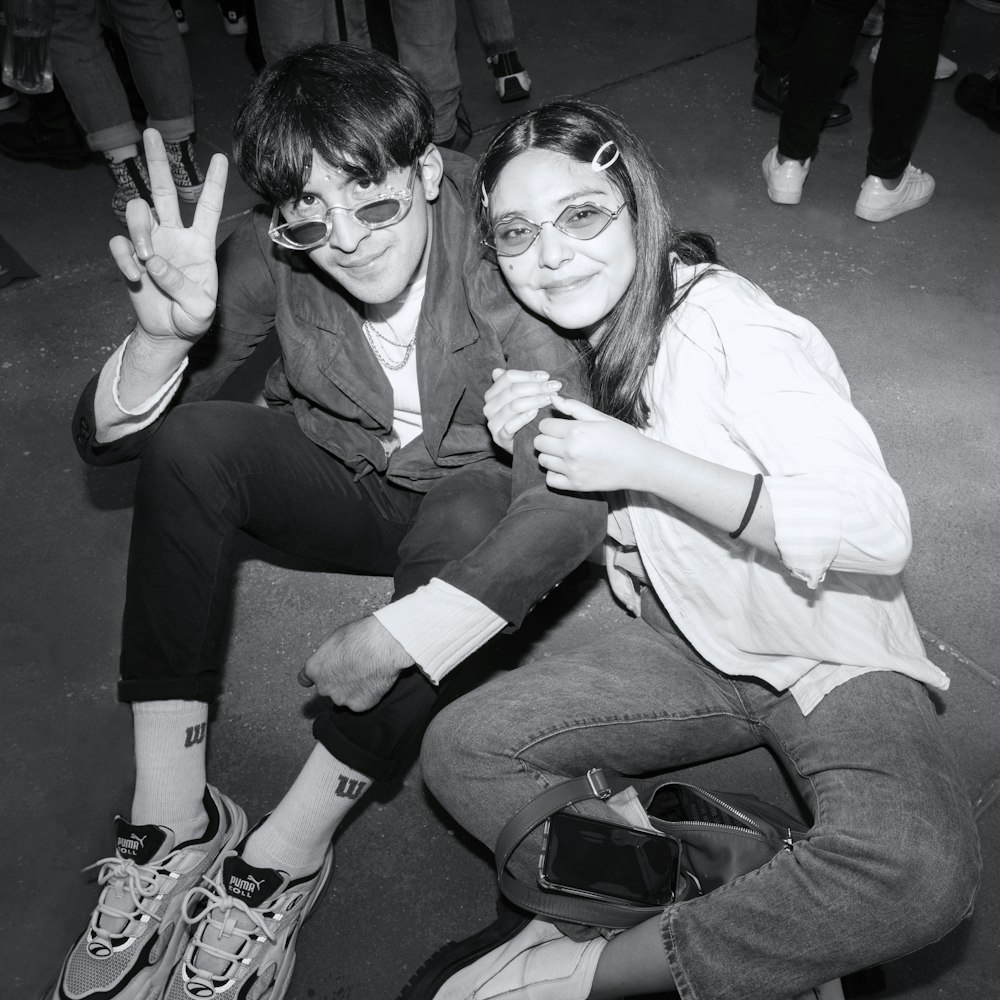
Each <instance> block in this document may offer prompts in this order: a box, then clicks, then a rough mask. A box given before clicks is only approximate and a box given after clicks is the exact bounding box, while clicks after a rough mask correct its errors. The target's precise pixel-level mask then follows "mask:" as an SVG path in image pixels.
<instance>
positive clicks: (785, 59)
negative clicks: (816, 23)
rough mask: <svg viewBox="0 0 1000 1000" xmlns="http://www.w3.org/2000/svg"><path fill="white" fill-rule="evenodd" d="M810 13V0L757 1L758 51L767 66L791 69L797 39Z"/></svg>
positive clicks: (782, 69)
mask: <svg viewBox="0 0 1000 1000" xmlns="http://www.w3.org/2000/svg"><path fill="white" fill-rule="evenodd" d="M808 13H809V0H757V15H756V22H755V25H754V34H755V36H756V38H757V54H758V55H759V56H760V61H761V62H762V63H763V64H764V65H765V66H767V67H768V69H772V70H774V71H775V72H776V73H787V72H789V71H790V70H791V68H792V55H793V53H794V51H795V41H796V39H797V38H798V37H799V32H800V31H801V30H802V25H803V24H804V23H805V19H806V14H808Z"/></svg>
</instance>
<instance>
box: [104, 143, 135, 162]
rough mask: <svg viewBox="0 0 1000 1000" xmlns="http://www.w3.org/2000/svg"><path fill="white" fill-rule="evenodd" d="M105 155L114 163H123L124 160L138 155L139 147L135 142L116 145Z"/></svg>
mask: <svg viewBox="0 0 1000 1000" xmlns="http://www.w3.org/2000/svg"><path fill="white" fill-rule="evenodd" d="M104 155H105V156H106V157H107V158H108V159H109V160H110V161H111V162H112V163H121V162H122V160H131V159H134V158H135V157H136V156H138V155H139V147H138V146H137V145H136V144H135V143H134V142H133V143H130V144H129V145H128V146H116V147H115V148H114V149H108V150H106V151H105V153H104Z"/></svg>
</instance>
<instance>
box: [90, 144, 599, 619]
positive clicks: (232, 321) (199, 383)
mask: <svg viewBox="0 0 1000 1000" xmlns="http://www.w3.org/2000/svg"><path fill="white" fill-rule="evenodd" d="M442 155H443V156H444V159H445V178H444V180H443V181H442V185H441V191H440V194H439V196H438V198H437V200H436V201H435V202H434V203H433V206H432V211H433V235H432V243H431V250H430V259H429V263H428V270H427V283H426V290H425V294H424V301H423V307H422V310H421V316H420V322H419V324H418V327H417V338H418V339H417V352H416V358H417V377H418V382H419V387H420V399H421V411H422V419H423V433H422V434H421V435H420V436H418V437H417V438H416V439H415V440H414V441H411V442H410V443H409V444H408V445H407V446H406V447H404V448H401V449H398V450H396V451H394V452H392V453H391V454H389V453H388V449H387V448H386V447H385V446H384V443H385V442H386V441H387V439H388V436H389V434H390V432H391V430H392V416H393V397H392V389H391V387H390V385H389V382H388V379H387V378H386V377H385V373H384V372H383V370H382V368H381V366H380V365H379V363H378V361H377V360H376V358H375V357H374V355H373V354H372V351H371V349H370V348H369V347H368V345H367V343H366V341H365V338H364V335H363V333H362V330H361V323H362V320H363V318H364V317H363V312H362V310H361V307H360V304H359V303H358V302H357V301H355V300H354V299H352V298H351V297H349V296H347V295H346V294H345V293H344V292H343V290H342V289H341V288H340V287H339V286H338V285H337V284H336V283H335V282H334V281H333V280H332V279H331V278H330V277H329V276H327V275H326V274H325V273H323V272H322V271H320V270H318V269H317V268H315V267H314V266H313V264H312V262H311V261H310V260H309V258H308V256H307V255H306V254H304V253H301V252H296V251H292V250H287V249H284V248H282V247H278V246H276V245H275V244H274V243H273V242H272V241H271V240H270V238H269V237H268V235H267V227H268V222H269V219H270V211H269V210H267V209H265V208H263V207H261V208H258V209H257V210H255V211H254V212H253V214H252V216H251V217H250V218H249V219H247V220H245V221H244V222H243V223H242V224H241V225H240V226H239V227H238V228H237V229H236V230H235V231H234V232H233V233H232V234H231V235H230V236H229V237H228V238H227V239H226V240H225V242H224V243H223V244H222V246H221V247H220V248H219V274H220V288H219V307H218V311H217V315H216V319H215V322H214V323H213V326H212V329H211V330H210V331H209V332H208V333H207V334H206V335H205V336H204V337H203V338H202V339H201V340H199V341H198V342H197V343H196V344H195V345H194V347H193V348H192V350H191V352H190V355H189V363H188V369H187V371H186V372H185V373H184V377H183V381H182V383H181V386H180V388H179V389H178V391H177V393H176V395H175V397H174V400H173V402H172V405H176V404H177V403H178V402H189V401H192V400H197V399H205V398H208V397H210V396H213V395H214V394H215V393H216V392H218V391H219V389H220V388H221V387H222V385H223V383H224V382H225V381H226V379H227V378H228V377H229V375H230V374H232V372H233V371H235V370H236V369H237V368H238V367H239V366H240V365H241V364H242V363H243V362H244V361H246V360H247V359H248V358H249V357H250V355H251V354H252V353H253V351H254V350H255V349H256V348H257V347H258V346H259V345H260V344H261V343H262V342H263V341H264V339H265V338H266V337H267V336H268V335H269V334H270V333H271V332H272V331H274V332H275V333H276V335H277V337H278V342H279V346H280V356H279V358H278V360H277V361H276V362H275V363H274V365H273V366H272V368H271V370H270V372H269V373H268V376H267V380H266V385H265V398H266V400H267V403H268V405H269V406H272V407H276V408H286V407H290V408H291V409H292V411H293V413H294V415H295V418H296V420H297V421H298V424H299V427H300V428H301V430H302V432H303V433H304V434H305V435H306V436H307V437H309V438H310V439H311V440H312V441H314V442H316V444H318V445H320V446H321V447H323V448H325V449H326V450H327V451H329V452H330V453H331V454H333V455H335V456H336V457H337V458H338V459H340V460H341V461H342V462H344V463H345V464H346V465H347V466H348V467H349V468H351V469H353V470H354V472H355V474H356V476H357V477H359V478H360V477H362V476H365V475H369V474H373V473H374V474H379V475H384V476H386V477H387V478H388V479H389V480H391V481H392V482H394V483H396V484H398V485H400V486H403V487H404V488H408V489H412V490H416V491H419V492H426V491H427V490H428V489H430V488H431V487H432V486H433V483H434V481H435V480H437V479H439V478H441V477H443V476H446V475H448V473H449V471H451V470H454V469H457V468H461V467H463V466H466V465H470V464H472V463H475V462H487V461H489V462H494V461H501V462H503V461H506V457H505V456H503V455H500V454H498V452H497V450H496V449H495V448H494V446H493V443H492V441H491V439H490V434H489V429H488V427H487V424H486V419H485V417H484V416H483V394H484V393H485V391H486V389H487V388H489V386H490V385H491V382H492V380H491V377H490V373H491V371H492V369H494V368H497V367H502V368H519V369H529V370H530V369H543V370H545V371H548V372H550V373H551V374H552V375H553V376H554V377H557V378H559V380H560V381H562V383H563V390H562V392H563V393H564V394H566V395H568V396H573V397H576V398H580V399H586V398H588V393H587V389H586V386H585V376H584V372H583V365H582V364H581V361H580V356H579V354H578V352H577V351H576V350H575V349H574V348H573V347H572V345H570V344H569V343H568V342H567V341H566V340H565V339H564V338H563V337H561V336H559V335H558V334H557V333H556V332H554V331H553V330H552V329H551V328H550V327H548V326H547V325H546V324H545V323H543V322H542V321H540V320H539V319H537V318H535V317H533V316H531V315H530V314H529V313H526V312H525V311H524V310H523V309H521V307H520V306H519V305H518V304H517V302H516V301H515V300H514V299H513V297H512V296H511V294H510V292H509V291H508V290H507V288H506V286H505V285H504V283H503V278H502V277H501V275H500V272H499V269H498V268H497V266H496V264H495V263H493V262H492V261H490V260H488V259H486V258H485V257H484V255H483V254H482V253H481V251H480V246H479V243H478V240H477V239H476V235H475V232H474V226H473V221H472V218H471V213H470V212H469V211H468V210H467V209H466V207H465V204H466V203H467V201H466V199H467V198H469V197H471V195H470V194H469V191H468V188H469V180H470V177H471V170H472V161H471V160H470V159H469V158H468V157H465V156H462V155H460V154H454V153H451V152H450V151H447V150H442ZM96 384H97V379H96V378H95V379H93V380H92V382H91V383H90V385H89V386H88V387H87V389H86V390H85V391H84V393H83V396H82V397H81V399H80V402H79V404H78V406H77V410H76V413H75V415H74V420H73V433H74V438H75V441H76V444H77V448H78V450H79V452H80V454H81V456H82V457H83V459H84V460H85V461H87V462H88V463H90V464H93V465H108V464H112V463H115V462H120V461H125V460H127V459H130V458H134V457H136V456H138V455H139V454H141V451H142V447H143V444H144V443H145V441H147V440H148V439H149V438H150V436H151V435H152V434H154V433H155V431H156V427H157V426H158V425H159V421H157V422H155V423H154V424H152V425H151V426H149V427H147V428H144V429H143V430H141V431H138V432H136V433H135V434H132V435H130V436H128V437H125V438H122V439H120V440H118V441H114V442H111V443H109V444H100V443H99V442H97V441H96V439H95V436H94V427H95V418H94V413H93V400H94V392H95V390H96ZM548 412H549V411H543V412H542V413H540V414H539V417H538V418H536V421H535V423H534V424H533V425H532V426H531V427H528V428H525V429H524V430H523V431H521V432H520V433H519V434H518V435H517V436H516V440H515V454H514V457H513V465H512V472H513V486H512V496H511V506H510V509H509V512H508V515H507V517H506V518H505V519H504V521H502V522H501V524H500V525H498V526H497V528H496V529H495V530H494V531H493V532H492V534H491V535H490V537H489V538H487V539H486V540H485V541H484V542H483V543H482V544H481V545H480V546H478V547H477V548H476V549H475V550H474V551H473V552H471V553H470V554H469V556H468V557H467V558H466V559H464V560H461V561H460V562H459V563H452V564H450V565H449V566H447V567H445V568H444V569H443V571H442V572H440V573H439V574H438V576H439V578H441V579H444V580H445V581H446V582H448V583H451V584H452V585H453V586H456V587H458V588H459V589H460V590H463V591H465V592H466V593H469V594H471V595H472V596H474V597H476V598H478V599H479V600H481V601H482V602H483V603H484V604H486V605H487V606H489V607H491V608H492V609H493V610H494V611H496V612H497V613H498V614H500V615H501V616H503V617H505V618H506V619H507V620H508V621H510V622H513V623H515V624H519V623H520V621H521V619H522V618H523V616H524V614H526V613H527V611H528V610H529V609H530V607H531V605H532V604H533V603H534V602H535V601H537V600H538V599H539V598H540V597H541V596H543V594H544V592H545V591H546V590H547V589H548V588H549V587H551V586H552V585H553V584H554V582H557V581H558V580H559V579H561V578H562V576H564V575H565V574H566V573H567V572H569V571H570V570H571V569H573V568H574V567H575V566H576V565H577V564H578V563H579V562H581V561H582V560H583V559H584V558H585V557H586V556H587V554H588V553H589V552H590V551H591V550H592V549H593V548H594V546H595V545H596V544H597V543H598V542H599V541H600V540H601V539H602V538H603V537H604V531H605V526H606V525H605V519H606V507H605V504H604V501H603V498H596V497H582V496H574V495H571V494H565V493H557V492H553V491H551V490H549V489H548V488H547V486H546V485H545V479H544V472H543V470H541V469H540V468H539V466H538V462H537V458H536V456H535V454H534V450H533V446H532V440H533V438H534V436H535V434H536V433H537V420H538V419H541V418H542V417H544V416H545V415H546V414H547V413H548ZM161 419H162V418H161Z"/></svg>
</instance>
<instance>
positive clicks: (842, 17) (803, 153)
mask: <svg viewBox="0 0 1000 1000" xmlns="http://www.w3.org/2000/svg"><path fill="white" fill-rule="evenodd" d="M870 7H871V3H870V0H813V2H812V4H811V5H810V7H809V11H808V13H807V15H806V18H805V23H804V24H803V26H802V31H801V33H800V34H799V38H798V40H797V42H796V44H795V50H794V55H793V58H792V67H791V79H790V80H789V84H788V96H787V99H786V101H785V107H784V111H783V112H782V115H781V125H780V128H779V131H778V152H779V153H780V154H781V155H782V156H784V157H787V158H788V159H791V160H807V159H809V158H810V157H812V156H813V155H815V153H816V150H817V148H818V146H819V134H820V131H821V130H822V128H823V124H824V121H825V120H826V117H827V115H828V113H829V110H830V105H831V102H832V101H833V97H834V94H836V92H837V91H838V90H839V88H840V87H841V85H842V81H843V79H844V72H845V70H846V69H847V67H848V64H849V63H850V60H851V54H852V53H853V52H854V45H855V42H856V41H857V37H858V32H859V31H860V30H861V25H862V23H863V22H864V19H865V15H866V14H867V13H868V10H869V8H870Z"/></svg>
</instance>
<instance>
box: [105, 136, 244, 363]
mask: <svg viewBox="0 0 1000 1000" xmlns="http://www.w3.org/2000/svg"><path fill="white" fill-rule="evenodd" d="M142 139H143V147H144V149H145V152H146V163H147V165H148V167H149V182H150V191H151V192H152V195H153V206H154V207H155V209H156V215H157V216H158V218H159V221H157V220H156V219H154V217H153V213H152V212H151V211H150V208H149V205H148V204H147V203H146V202H145V201H143V200H142V199H141V198H135V199H133V200H132V201H130V202H129V203H128V205H127V206H126V208H125V221H126V224H127V226H128V233H129V235H128V237H125V236H116V237H114V239H112V240H111V243H110V244H109V245H110V248H111V256H112V257H113V258H114V260H115V263H116V264H117V265H118V270H119V271H121V273H122V275H123V277H124V278H125V280H126V281H127V282H128V286H129V296H130V298H131V299H132V306H133V308H134V309H135V312H136V316H137V318H138V321H139V329H140V331H141V333H142V335H144V336H145V337H146V338H148V339H149V340H150V341H151V342H156V341H158V340H159V341H166V342H168V343H169V342H171V341H174V340H175V339H176V340H181V341H189V342H190V341H195V340H197V339H198V338H199V337H200V336H201V335H202V334H203V333H204V332H205V331H206V330H207V329H208V328H209V326H210V325H211V322H212V318H213V316H214V315H215V305H216V298H217V296H218V289H219V274H218V269H217V267H216V264H215V236H216V232H217V230H218V228H219V218H220V217H221V215H222V202H223V196H224V195H225V191H226V174H227V172H228V164H227V161H226V158H225V157H224V156H223V155H222V154H221V153H216V154H215V156H213V157H212V162H211V163H210V164H209V167H208V173H207V175H206V177H205V187H204V189H203V190H202V193H201V197H200V198H199V199H198V204H197V206H196V207H195V212H194V220H193V222H192V224H191V227H190V228H188V229H185V228H184V224H183V222H182V221H181V215H180V208H179V206H178V203H177V189H176V188H175V187H174V182H173V178H172V177H171V175H170V163H169V162H168V160H167V153H166V150H165V149H164V147H163V139H162V138H161V137H160V133H159V132H157V131H156V130H155V129H146V131H145V132H144V133H143V137H142Z"/></svg>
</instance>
